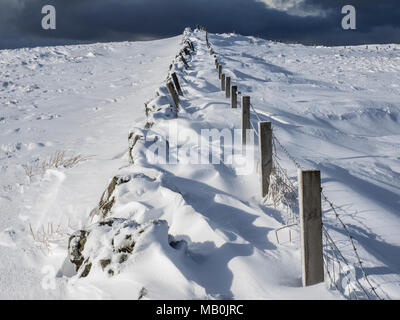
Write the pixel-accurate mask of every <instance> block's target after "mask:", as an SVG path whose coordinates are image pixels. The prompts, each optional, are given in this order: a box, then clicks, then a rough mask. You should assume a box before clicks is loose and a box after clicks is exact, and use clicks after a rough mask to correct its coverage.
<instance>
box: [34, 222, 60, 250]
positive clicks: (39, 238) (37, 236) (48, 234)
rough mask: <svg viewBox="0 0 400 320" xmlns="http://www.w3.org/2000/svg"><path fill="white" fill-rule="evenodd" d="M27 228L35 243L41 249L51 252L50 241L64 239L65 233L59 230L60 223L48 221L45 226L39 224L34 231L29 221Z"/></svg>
mask: <svg viewBox="0 0 400 320" xmlns="http://www.w3.org/2000/svg"><path fill="white" fill-rule="evenodd" d="M29 229H30V232H31V235H32V238H33V240H34V242H35V244H36V245H37V246H38V247H39V248H41V249H47V251H48V252H49V253H50V252H51V242H52V241H58V240H61V239H64V238H65V236H66V233H65V232H63V231H62V230H61V224H54V223H53V222H48V223H47V226H44V225H43V226H41V227H39V228H38V229H37V230H36V231H34V229H33V227H32V224H31V223H29Z"/></svg>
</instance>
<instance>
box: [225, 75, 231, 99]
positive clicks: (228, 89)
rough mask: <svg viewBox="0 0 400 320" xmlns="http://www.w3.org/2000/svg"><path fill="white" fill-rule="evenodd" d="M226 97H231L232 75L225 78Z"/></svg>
mask: <svg viewBox="0 0 400 320" xmlns="http://www.w3.org/2000/svg"><path fill="white" fill-rule="evenodd" d="M225 97H226V98H227V99H229V98H230V97H231V77H226V78H225Z"/></svg>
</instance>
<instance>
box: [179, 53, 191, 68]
mask: <svg viewBox="0 0 400 320" xmlns="http://www.w3.org/2000/svg"><path fill="white" fill-rule="evenodd" d="M180 56H181V59H182V62H183V63H184V65H185V67H186V69H187V68H189V65H188V63H187V61H186V59H185V57H184V56H183V54H182V52H181V53H180Z"/></svg>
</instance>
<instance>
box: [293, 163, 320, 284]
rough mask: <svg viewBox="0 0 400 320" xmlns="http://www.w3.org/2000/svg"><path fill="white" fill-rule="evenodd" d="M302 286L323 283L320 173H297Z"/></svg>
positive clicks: (315, 171)
mask: <svg viewBox="0 0 400 320" xmlns="http://www.w3.org/2000/svg"><path fill="white" fill-rule="evenodd" d="M298 176H299V202H300V224H301V251H302V279H303V286H304V287H306V286H312V285H314V284H317V283H320V282H323V281H324V259H323V253H322V209H321V172H320V171H318V170H313V171H312V170H310V171H302V170H299V171H298Z"/></svg>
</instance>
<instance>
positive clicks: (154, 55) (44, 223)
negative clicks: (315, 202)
mask: <svg viewBox="0 0 400 320" xmlns="http://www.w3.org/2000/svg"><path fill="white" fill-rule="evenodd" d="M187 37H188V39H190V40H191V41H192V42H193V44H194V46H195V49H196V50H195V53H194V54H193V56H192V57H191V58H189V57H187V59H188V62H189V65H190V67H189V69H187V70H186V69H185V68H184V66H183V64H182V63H181V62H179V59H176V58H175V55H176V54H177V53H178V52H179V50H180V49H181V47H182V44H181V40H182V37H181V36H179V37H175V38H171V39H165V40H159V41H151V42H135V43H128V42H125V43H110V44H96V45H82V46H66V47H51V48H35V49H20V50H3V51H0V79H1V80H0V81H1V82H0V93H1V94H0V99H1V100H0V102H1V109H0V128H1V130H0V161H1V162H0V165H1V171H0V184H1V189H0V232H1V233H0V298H11V299H12V298H60V299H62V298H99V299H107V298H122V299H137V298H139V297H141V298H144V299H159V298H161V299H170V298H178V299H192V298H200V299H221V298H227V299H232V298H233V299H341V298H343V296H342V295H341V294H339V293H338V291H336V290H333V289H332V288H331V287H330V286H329V281H326V283H322V284H320V285H317V286H313V287H309V288H302V287H301V268H300V260H301V258H300V249H299V243H298V233H297V232H296V229H295V230H294V238H293V242H292V243H290V242H284V243H278V242H277V241H276V238H275V229H277V228H279V227H281V226H282V223H283V222H284V217H285V210H284V208H283V207H279V208H274V207H273V206H272V204H271V203H269V202H264V201H263V199H261V197H260V191H259V189H260V187H259V173H258V172H257V168H254V170H252V172H250V173H248V174H246V175H241V174H238V173H239V172H240V168H238V167H237V166H236V165H235V164H228V163H224V164H210V165H206V164H203V165H194V164H182V163H180V164H178V165H174V164H168V165H163V164H160V165H156V164H154V163H152V162H151V161H150V159H149V158H148V154H146V151H147V150H148V149H149V148H151V146H152V145H153V142H154V141H155V137H159V138H158V139H159V141H163V139H165V138H166V137H167V133H168V131H169V130H170V128H171V126H172V127H173V126H176V128H178V131H179V132H183V131H185V132H186V133H187V136H189V138H188V139H186V141H177V142H173V141H169V148H170V150H174V148H176V147H177V146H179V147H182V146H184V147H185V148H186V149H187V150H197V149H198V142H199V140H198V139H197V138H198V137H199V136H198V134H199V132H200V130H201V129H214V128H215V129H221V130H222V129H229V130H233V129H235V128H240V112H241V111H240V108H238V109H237V110H232V109H230V106H229V101H228V100H227V99H226V98H225V96H224V93H222V92H221V91H220V89H219V87H220V82H219V80H218V75H217V70H216V69H215V67H214V57H213V56H211V55H210V54H209V52H208V49H207V47H206V43H205V33H204V32H203V31H195V32H193V33H189V34H187ZM210 41H211V43H212V46H213V49H214V50H215V52H216V55H217V57H218V59H219V61H221V62H222V64H223V66H224V72H225V73H226V74H227V75H229V76H231V77H232V81H233V83H234V84H236V85H238V89H239V91H240V92H241V93H242V94H248V95H250V96H251V99H252V104H253V105H254V107H255V109H256V110H257V112H258V114H259V117H260V118H261V120H263V121H271V122H272V123H273V127H274V132H275V135H276V136H277V138H278V139H279V141H281V143H282V144H283V145H284V146H285V147H286V148H287V149H288V151H289V152H290V153H291V154H293V155H294V156H295V157H296V159H298V160H297V161H298V162H299V163H300V164H301V166H303V167H305V168H309V167H312V168H318V169H320V170H321V172H322V184H323V186H322V187H323V190H324V193H325V194H326V195H327V196H328V198H329V199H330V200H331V201H333V202H334V203H335V204H336V205H337V206H338V207H339V208H341V209H342V210H343V211H341V212H340V213H341V216H342V219H343V220H344V221H345V223H346V224H347V226H348V228H349V230H350V232H351V234H352V236H353V237H354V239H355V243H356V245H357V247H358V252H359V254H360V257H361V259H362V261H363V263H364V267H365V271H366V272H367V273H368V275H369V279H370V281H371V282H372V283H373V284H374V285H375V286H377V292H378V293H379V295H380V296H381V297H383V298H392V299H396V298H397V299H399V298H400V255H399V254H398V253H399V252H400V251H399V249H400V235H399V233H398V232H396V231H397V230H398V228H399V227H400V217H399V208H400V164H399V160H400V154H399V151H400V149H399V145H400V144H399V142H398V141H399V136H400V118H399V117H400V105H399V103H398V90H399V85H398V83H400V82H399V80H400V79H399V78H400V76H399V69H400V46H398V45H390V46H389V45H384V46H382V45H381V46H378V47H376V46H369V47H368V48H366V47H365V46H360V47H347V48H343V47H335V48H326V47H306V46H302V45H288V44H281V43H273V42H270V41H265V40H260V39H256V38H253V37H243V36H239V35H235V34H224V35H210ZM173 59H175V63H174V65H173V70H174V71H176V72H177V74H178V76H179V79H180V81H181V84H182V88H183V91H184V97H183V98H182V105H181V108H180V110H179V113H178V117H177V118H174V113H173V111H171V110H170V107H169V105H170V103H171V101H170V99H169V97H168V94H167V92H166V89H165V81H164V79H165V77H166V76H167V74H168V66H169V65H170V63H171V61H172V60H173ZM155 91H157V92H158V97H155ZM153 97H155V98H154V99H153V100H150V99H152V98H153ZM149 100H150V101H149ZM144 103H147V107H148V108H149V110H150V111H149V112H148V115H149V117H146V115H145V109H144ZM251 119H252V123H253V124H254V125H256V124H257V118H256V116H255V114H254V112H253V113H252V118H251ZM146 123H148V124H149V123H154V125H153V126H151V127H150V128H149V126H147V129H144V127H145V125H146ZM130 130H131V131H130ZM129 131H130V132H131V135H130V136H131V139H130V145H131V146H132V145H133V142H134V141H135V142H136V143H135V146H134V147H133V149H132V152H128V133H129ZM144 136H146V140H144V139H143V137H144ZM135 137H137V138H138V140H137V141H136V139H135ZM133 140H134V141H133ZM57 150H60V151H66V154H65V157H66V158H68V157H71V156H73V155H81V156H82V157H83V158H82V159H81V160H82V161H80V162H78V163H77V164H76V165H73V166H71V167H70V168H69V167H67V168H61V167H58V168H55V167H54V166H53V167H51V166H49V165H47V166H45V169H43V168H42V163H43V161H47V162H49V161H50V158H51V156H52V155H54V153H55V152H56V151H57ZM278 151H279V152H280V153H279V157H280V158H279V159H280V160H279V161H280V164H281V165H282V166H283V167H284V168H285V169H286V170H287V172H288V174H289V176H290V177H291V178H293V181H294V180H295V177H296V175H297V173H296V168H295V166H294V165H293V163H292V161H291V160H290V159H289V158H288V157H286V156H285V155H284V154H283V153H282V150H278ZM130 158H131V159H130ZM257 158H258V154H257V152H256V153H255V159H256V162H255V164H256V165H257ZM132 160H133V162H134V163H133V164H132ZM27 171H28V173H29V177H28V175H27ZM30 171H32V172H30ZM113 177H116V178H115V179H113ZM110 181H114V182H115V183H111V184H109V183H110ZM110 186H112V188H111V189H109V187H110ZM107 188H108V189H109V191H110V192H109V194H108V192H105V193H104V195H103V198H102V199H103V200H104V201H103V203H102V204H103V205H104V204H105V203H107V201H108V202H109V203H110V204H111V205H112V206H110V210H103V209H104V207H105V206H103V207H101V208H97V209H96V207H98V203H99V201H100V199H101V196H102V194H103V192H104V190H106V189H107ZM101 214H105V215H106V217H105V219H102V217H101ZM324 215H325V216H324V223H325V225H326V227H327V228H328V229H329V230H331V232H332V235H334V236H335V237H337V238H336V239H335V240H337V241H338V243H341V242H340V241H341V240H342V239H341V237H343V233H342V232H341V230H340V229H338V228H336V224H335V222H334V221H335V219H334V218H333V215H332V212H331V211H330V210H325V211H324ZM78 230H85V233H81V232H80V231H78ZM76 231H78V233H76ZM72 234H74V237H73V238H72V240H71V241H70V250H71V248H78V245H79V243H81V245H82V247H84V250H83V251H82V252H79V254H82V256H83V257H84V258H85V261H83V263H82V266H81V268H80V269H79V270H78V272H76V271H75V269H74V267H75V266H74V265H72V264H71V263H70V262H69V259H70V256H69V255H68V242H69V238H70V236H71V235H72ZM83 234H84V236H83ZM43 236H45V238H44V239H43ZM281 236H283V237H285V236H286V237H287V232H285V231H283V232H282V233H281ZM81 240H84V241H82V242H79V241H81ZM342 242H343V241H342ZM74 246H75V247H74ZM341 250H342V251H343V252H344V253H345V254H346V255H347V256H346V258H348V259H349V261H350V263H351V264H353V263H354V264H356V262H357V261H356V260H355V259H353V258H354V257H353V255H352V249H351V248H350V247H349V245H348V243H345V242H343V245H342V246H341ZM78 251H79V250H78ZM78 251H77V252H78ZM77 257H78V256H77ZM79 257H80V256H79ZM89 265H90V266H89ZM82 273H84V275H85V276H84V277H81V276H82ZM356 277H357V278H358V279H359V281H361V282H362V283H363V281H364V280H363V279H362V276H361V275H360V270H359V269H358V270H357V272H356ZM53 284H54V286H53ZM363 284H365V283H363Z"/></svg>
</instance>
